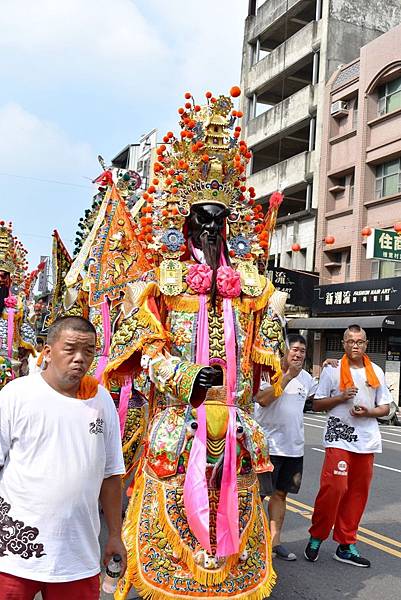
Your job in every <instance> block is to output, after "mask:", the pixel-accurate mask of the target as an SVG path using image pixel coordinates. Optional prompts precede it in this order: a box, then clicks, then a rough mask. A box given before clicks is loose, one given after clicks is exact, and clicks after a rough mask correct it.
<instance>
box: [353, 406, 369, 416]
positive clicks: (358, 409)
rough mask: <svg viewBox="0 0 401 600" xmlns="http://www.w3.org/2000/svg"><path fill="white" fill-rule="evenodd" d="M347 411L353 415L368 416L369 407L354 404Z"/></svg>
mask: <svg viewBox="0 0 401 600" xmlns="http://www.w3.org/2000/svg"><path fill="white" fill-rule="evenodd" d="M349 412H350V413H351V415H352V416H353V417H370V413H369V409H368V408H366V406H354V407H353V408H351V410H350V411H349Z"/></svg>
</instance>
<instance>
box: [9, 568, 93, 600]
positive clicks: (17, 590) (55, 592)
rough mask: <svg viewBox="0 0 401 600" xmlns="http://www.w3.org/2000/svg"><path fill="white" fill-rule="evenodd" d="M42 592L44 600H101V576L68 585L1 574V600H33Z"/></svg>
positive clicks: (68, 583) (70, 582) (67, 583)
mask: <svg viewBox="0 0 401 600" xmlns="http://www.w3.org/2000/svg"><path fill="white" fill-rule="evenodd" d="M38 592H42V598H43V600H99V596H100V579H99V575H95V576H94V577H88V578H87V579H79V580H78V581H69V582H66V583H42V582H41V581H32V580H31V579H24V578H23V577H15V575H9V574H8V573H0V600H33V599H34V598H35V596H36V594H37V593H38Z"/></svg>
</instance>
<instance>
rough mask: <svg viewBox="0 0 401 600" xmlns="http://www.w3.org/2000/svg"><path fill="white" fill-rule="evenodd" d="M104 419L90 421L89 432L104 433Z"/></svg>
mask: <svg viewBox="0 0 401 600" xmlns="http://www.w3.org/2000/svg"><path fill="white" fill-rule="evenodd" d="M103 425H104V421H103V419H96V421H92V423H89V433H94V434H95V435H97V434H98V433H103Z"/></svg>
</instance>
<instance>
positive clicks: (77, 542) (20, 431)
mask: <svg viewBox="0 0 401 600" xmlns="http://www.w3.org/2000/svg"><path fill="white" fill-rule="evenodd" d="M0 467H3V468H2V469H0V572H2V571H3V572H4V573H10V574H12V575H15V576H17V577H24V578H26V579H33V580H36V581H44V582H66V581H75V580H78V579H84V578H86V577H92V576H93V575H96V574H97V573H99V571H100V566H99V564H100V548H99V542H98V536H99V531H100V519H99V509H98V500H99V493H100V488H101V485H102V482H103V479H104V478H107V477H110V476H111V475H118V474H123V473H124V461H123V457H122V450H121V436H120V428H119V423H118V415H117V411H116V408H115V405H114V403H113V400H112V398H111V396H110V394H109V393H108V392H107V390H105V388H103V387H102V386H99V388H98V392H97V394H96V396H95V397H94V398H90V399H89V400H78V399H75V398H69V397H67V396H63V395H62V394H59V393H58V392H56V391H55V390H54V389H53V388H51V387H50V386H49V385H48V384H47V383H46V382H45V380H44V379H43V377H42V375H41V374H36V375H31V376H29V377H21V378H19V379H15V380H14V381H12V382H10V383H8V384H7V385H6V386H5V387H4V388H3V389H2V390H1V392H0Z"/></svg>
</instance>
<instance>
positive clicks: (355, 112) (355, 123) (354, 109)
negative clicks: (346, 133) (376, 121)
mask: <svg viewBox="0 0 401 600" xmlns="http://www.w3.org/2000/svg"><path fill="white" fill-rule="evenodd" d="M357 126H358V96H357V97H356V98H355V100H354V104H353V105H352V129H356V128H357Z"/></svg>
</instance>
